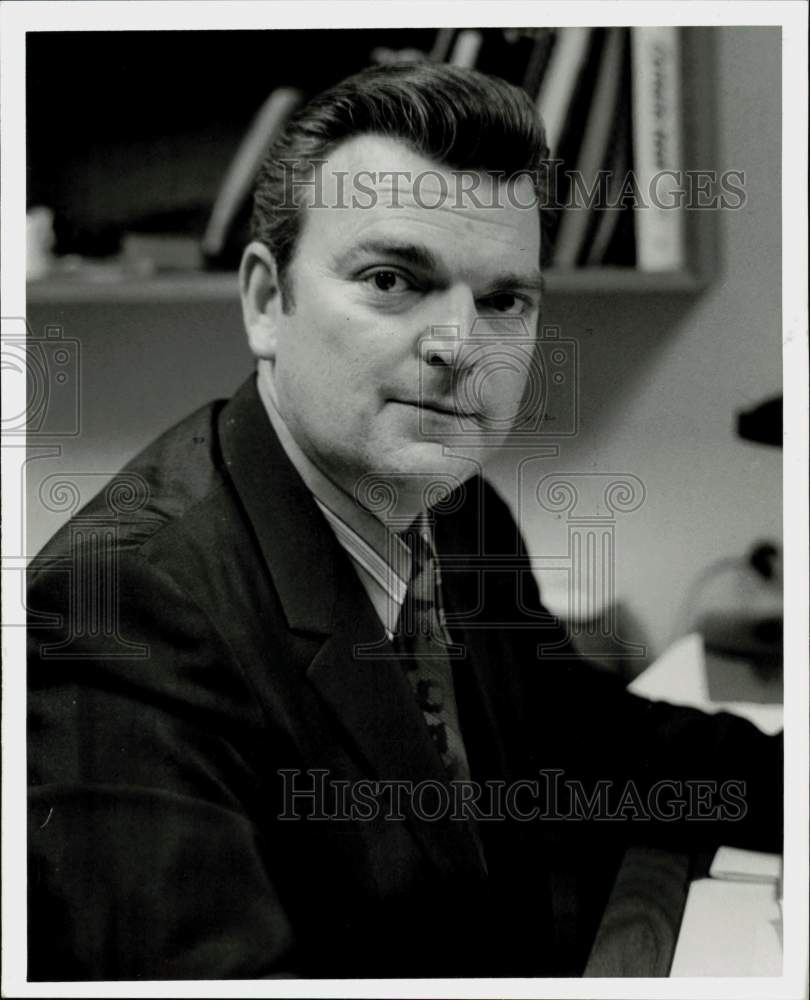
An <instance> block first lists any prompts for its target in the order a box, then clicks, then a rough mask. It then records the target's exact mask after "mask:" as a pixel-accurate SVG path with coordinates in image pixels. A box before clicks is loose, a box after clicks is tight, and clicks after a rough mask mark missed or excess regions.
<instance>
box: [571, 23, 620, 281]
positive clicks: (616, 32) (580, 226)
mask: <svg viewBox="0 0 810 1000" xmlns="http://www.w3.org/2000/svg"><path fill="white" fill-rule="evenodd" d="M623 58H624V32H623V30H622V29H621V28H609V29H608V30H607V35H606V38H605V43H604V46H603V48H602V53H601V56H600V60H599V69H598V73H597V76H596V84H595V87H594V92H593V98H592V100H591V102H590V107H589V109H588V113H587V118H586V121H585V129H584V132H583V138H582V145H581V147H580V152H579V156H578V157H577V160H576V163H575V165H574V166H575V175H576V176H577V177H578V178H579V184H577V183H576V182H575V183H573V184H572V186H571V188H570V194H571V199H570V204H567V205H566V207H565V209H564V211H563V213H562V216H561V219H560V226H559V229H558V231H557V239H556V242H555V245H554V265H555V267H576V264H577V261H578V259H579V257H580V255H581V253H582V252H583V251H584V250H585V240H586V236H587V232H588V228H589V224H590V221H591V219H592V218H593V216H594V213H598V212H602V211H604V203H605V201H606V197H607V185H606V184H605V183H604V181H603V180H601V179H600V171H601V172H602V174H603V175H604V174H605V162H606V158H607V151H608V147H609V144H610V132H611V127H612V125H613V122H614V119H615V117H616V101H617V98H618V97H619V94H620V85H621V76H622V60H623ZM605 179H606V178H605ZM591 200H593V201H594V204H593V205H591V204H589V202H590V201H591Z"/></svg>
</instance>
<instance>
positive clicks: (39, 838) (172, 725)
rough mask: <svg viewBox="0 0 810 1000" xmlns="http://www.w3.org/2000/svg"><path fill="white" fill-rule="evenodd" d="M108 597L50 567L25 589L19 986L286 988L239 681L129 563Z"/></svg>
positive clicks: (284, 954) (168, 586)
mask: <svg viewBox="0 0 810 1000" xmlns="http://www.w3.org/2000/svg"><path fill="white" fill-rule="evenodd" d="M95 596H96V598H98V596H99V595H95ZM108 597H109V598H110V599H109V600H108V601H107V602H106V604H105V603H104V602H101V603H99V601H98V600H97V599H95V603H94V596H93V595H87V594H81V593H77V589H76V588H75V587H71V576H70V573H69V572H68V571H65V570H64V569H63V568H62V567H60V565H59V564H58V563H51V564H50V565H46V566H45V567H44V568H42V569H40V570H39V571H38V572H36V573H35V574H34V575H33V579H32V583H31V587H30V591H29V609H30V617H29V636H30V648H29V660H28V680H29V720H28V767H29V780H30V812H29V978H30V979H32V980H76V979H90V980H93V979H172V978H177V979H180V978H230V977H251V978H254V977H255V978H259V977H263V976H277V975H286V974H292V972H293V966H294V961H295V959H294V941H293V935H292V931H291V928H290V923H289V920H288V917H287V915H286V913H285V909H284V907H283V906H282V904H281V901H280V899H279V897H278V893H277V891H276V889H275V888H274V885H273V884H272V882H271V879H270V877H269V874H268V865H267V858H268V857H269V856H270V855H271V852H272V850H273V845H272V844H269V843H267V842H266V840H265V837H266V836H267V834H266V833H265V832H264V831H263V828H262V826H261V824H260V822H258V821H257V818H256V817H257V816H258V815H259V814H260V808H261V807H260V802H261V794H262V788H261V787H260V783H259V779H258V778H257V777H256V775H257V773H258V772H257V769H256V768H255V767H254V766H253V764H252V755H253V754H254V753H255V750H254V749H253V747H255V746H256V745H257V743H258V741H257V739H256V734H257V733H258V731H259V728H260V721H261V720H260V716H259V709H258V707H257V703H256V701H255V699H254V697H253V695H252V692H251V690H250V689H249V686H248V683H247V682H246V680H245V679H244V677H243V676H242V675H241V672H240V669H239V666H238V664H237V663H236V661H235V658H234V657H233V655H232V654H231V652H230V650H229V649H228V647H227V645H226V644H225V643H224V641H223V640H222V639H221V638H220V637H219V636H218V635H217V633H216V630H215V629H214V628H213V627H212V625H211V623H210V622H209V620H208V619H207V617H206V615H205V614H204V613H203V612H202V610H201V609H200V608H199V607H197V606H196V605H195V603H194V602H193V601H192V600H191V599H190V598H189V597H188V596H187V595H186V594H184V593H183V592H182V591H181V589H180V588H179V587H178V586H177V585H176V583H175V582H174V581H173V580H172V579H171V577H169V576H168V575H167V574H166V573H164V572H163V571H161V570H159V569H157V568H156V567H155V566H153V565H151V564H150V563H149V562H148V561H147V560H146V559H144V558H142V557H141V556H140V555H138V554H133V553H124V554H122V555H121V556H120V565H119V567H118V573H117V587H116V589H115V592H114V593H113V594H111V595H108ZM81 602H83V603H81ZM94 608H95V610H93V609H94ZM115 609H117V610H115Z"/></svg>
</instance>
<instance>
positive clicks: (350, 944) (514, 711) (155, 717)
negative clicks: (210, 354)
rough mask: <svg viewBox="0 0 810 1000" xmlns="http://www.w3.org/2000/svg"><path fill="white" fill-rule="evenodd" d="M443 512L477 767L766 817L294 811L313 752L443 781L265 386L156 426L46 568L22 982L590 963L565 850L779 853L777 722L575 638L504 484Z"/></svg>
mask: <svg viewBox="0 0 810 1000" xmlns="http://www.w3.org/2000/svg"><path fill="white" fill-rule="evenodd" d="M453 507H455V508H456V509H451V508H453ZM445 508H446V509H447V510H446V512H445V513H443V514H439V515H438V517H437V527H436V537H437V548H438V551H439V553H440V558H441V559H442V562H443V566H444V573H443V577H444V590H445V601H446V604H447V611H448V616H449V621H450V627H451V632H452V635H453V638H454V639H455V640H456V641H457V642H458V643H460V644H462V646H463V649H464V651H465V653H464V657H463V658H462V659H459V660H458V661H457V662H456V663H455V666H454V673H455V683H456V688H457V699H458V705H459V715H460V720H461V725H462V728H463V735H464V738H465V742H466V746H467V752H468V756H469V760H470V766H471V770H472V775H473V777H474V778H475V779H476V780H478V781H479V782H486V781H491V782H497V781H500V782H515V781H517V780H520V779H527V780H532V779H534V780H536V779H537V778H538V771H539V770H540V769H541V768H544V769H549V768H553V769H563V770H564V771H565V776H566V779H568V778H573V777H576V778H577V779H578V780H581V781H582V782H584V786H583V787H588V788H591V787H592V786H593V783H594V782H595V781H597V780H610V781H613V782H614V784H615V786H616V787H619V786H621V788H625V787H626V785H627V783H628V781H633V782H634V783H636V785H637V788H638V789H640V790H641V792H642V794H643V793H644V790H645V789H648V788H649V786H650V784H651V782H653V781H655V780H656V779H658V778H662V777H663V778H668V779H680V780H683V779H700V780H704V779H709V778H710V779H713V780H726V779H733V780H744V781H745V782H747V786H746V795H745V802H746V810H747V812H746V816H745V817H744V818H743V819H741V820H738V821H737V822H719V821H712V820H706V819H704V820H702V821H685V822H674V823H656V822H650V820H649V819H645V818H643V817H642V818H640V819H638V820H637V821H635V822H634V821H633V820H632V819H628V818H626V819H622V818H619V819H613V820H612V821H600V820H599V819H592V820H591V821H590V822H583V821H580V820H576V819H569V820H561V819H545V820H536V819H535V820H528V821H520V820H519V819H512V820H509V819H505V820H500V821H492V822H488V821H484V820H482V821H480V822H479V823H478V824H477V830H478V837H479V838H480V843H482V844H483V848H484V860H482V858H481V855H480V853H479V850H478V848H477V842H476V838H475V836H474V835H473V833H472V832H471V829H470V826H469V824H467V823H465V822H459V821H457V820H456V821H454V820H453V819H452V818H448V817H443V818H439V819H438V820H436V821H435V822H429V821H427V820H426V819H424V818H422V819H417V818H416V817H415V816H414V815H413V814H412V813H411V812H410V810H409V808H408V805H407V801H406V803H405V812H404V814H403V815H404V819H391V818H385V817H384V816H377V817H376V818H372V819H369V820H363V819H354V820H351V819H350V820H345V819H342V820H315V819H306V818H300V819H292V820H290V819H287V820H283V819H279V818H278V817H279V814H281V813H283V812H284V810H285V808H289V801H285V789H287V790H289V788H290V785H289V781H290V780H291V779H290V775H289V774H287V776H286V778H285V776H284V775H283V774H282V773H281V772H282V771H288V772H289V771H296V770H297V771H300V772H302V774H301V775H299V779H298V780H299V784H298V786H297V787H298V788H299V789H300V788H305V787H310V786H311V784H312V781H313V780H314V779H313V778H312V776H311V775H309V774H307V773H306V772H309V771H312V770H313V769H323V770H325V771H326V772H328V778H329V780H330V782H334V781H338V780H346V781H349V782H355V781H358V780H360V779H387V780H391V779H400V780H405V781H411V782H415V781H421V780H428V779H429V780H432V781H438V782H443V781H444V780H445V779H444V774H443V772H442V769H441V764H440V762H439V759H438V757H437V756H436V755H435V751H434V750H433V747H432V744H431V742H430V740H429V737H428V736H427V734H426V731H425V728H424V725H423V720H422V717H421V715H420V712H419V710H418V708H417V707H416V704H415V701H414V698H413V694H412V692H411V689H410V686H409V683H408V681H407V679H406V678H405V677H404V675H403V671H402V669H401V665H400V664H399V663H398V662H397V660H396V659H395V658H393V657H392V655H391V654H392V649H391V647H390V645H389V644H388V643H387V642H386V641H385V639H384V635H383V631H382V627H381V625H380V623H379V621H378V620H377V618H376V616H375V614H374V612H373V610H372V608H371V605H370V603H369V601H368V599H367V597H366V594H365V592H364V590H363V588H362V585H361V583H360V581H359V579H358V577H357V575H356V573H355V571H354V569H353V567H352V565H351V562H350V561H349V558H348V556H347V555H346V553H345V552H344V551H343V549H342V548H341V547H340V546H339V544H338V543H337V541H336V539H335V537H334V535H333V533H332V531H331V529H330V528H329V526H328V525H327V523H326V522H325V520H324V519H323V517H322V516H321V514H320V513H319V511H318V510H317V508H316V506H315V504H314V502H313V500H312V498H311V497H310V495H309V494H308V492H307V490H306V488H305V487H304V485H303V483H302V482H301V480H300V479H299V477H298V475H297V473H296V472H295V471H294V469H293V468H292V466H291V465H290V463H289V461H288V460H287V458H286V456H285V454H284V453H283V451H282V449H281V447H280V446H279V444H278V442H277V440H276V438H275V437H274V435H273V432H272V430H271V428H270V424H269V421H268V419H267V417H266V414H265V412H264V410H263V408H262V405H261V402H260V400H259V398H258V395H257V392H256V389H255V385H254V382H253V380H251V381H250V382H249V383H248V384H246V385H245V386H243V388H242V389H241V390H240V391H239V392H238V393H237V395H236V396H235V397H234V398H233V399H232V400H231V401H230V402H228V403H227V404H222V403H217V404H212V405H210V406H207V407H205V408H203V409H201V410H199V411H198V412H197V413H195V414H193V415H192V416H191V417H189V418H188V419H187V420H185V421H183V422H182V423H181V424H179V425H178V426H177V427H175V428H174V429H172V430H170V431H169V432H167V433H166V434H165V435H163V436H162V437H161V438H159V439H158V440H157V441H156V442H154V443H153V444H152V445H150V446H149V447H148V448H147V449H146V450H145V451H144V452H143V453H142V454H141V455H140V456H138V457H137V458H136V459H135V460H134V461H133V462H132V463H130V465H129V466H127V468H126V469H125V470H123V472H122V474H121V475H120V476H119V477H118V478H117V479H116V480H114V481H113V482H112V484H111V485H110V486H109V487H108V488H107V489H106V490H105V491H104V492H103V494H102V495H100V496H99V497H97V498H96V499H95V500H94V501H92V502H91V503H90V504H89V505H88V506H87V507H86V508H85V509H84V510H83V511H82V512H81V513H80V514H79V515H78V516H77V517H76V518H74V520H73V521H72V522H71V524H70V525H68V526H67V527H66V528H65V529H63V530H62V531H61V532H60V533H59V534H58V535H57V536H56V537H55V538H54V539H53V540H52V541H51V542H50V543H49V545H48V546H47V547H46V548H45V550H44V551H43V552H42V553H41V555H40V556H39V557H38V558H37V560H36V561H35V563H34V564H33V565H32V567H31V573H30V584H31V587H30V598H29V604H30V609H31V617H30V634H31V643H32V646H31V653H30V656H29V685H30V695H29V701H30V706H29V707H30V716H29V770H30V780H31V813H30V818H29V842H30V867H29V883H30V899H29V934H30V938H29V976H30V978H32V979H45V980H47V979H56V980H59V979H84V978H87V979H93V978H109V979H116V978H119V979H126V978H133V979H135V978H147V979H149V978H154V979H160V978H181V977H194V978H226V977H251V978H252V977H257V978H258V977H262V976H272V975H301V976H313V977H315V976H338V977H339V976H380V977H383V976H445V975H469V976H478V975H487V976H498V975H505V976H531V975H555V974H561V973H568V974H570V973H571V972H572V971H575V970H572V969H571V968H570V967H566V966H565V963H564V962H563V959H562V957H561V956H562V954H563V952H562V950H561V943H560V927H561V926H562V921H561V919H560V918H559V917H558V913H557V910H558V909H559V907H560V906H561V905H565V900H561V899H560V898H559V895H558V889H559V877H560V872H561V871H562V870H563V869H564V868H565V865H566V864H568V865H569V866H570V864H571V863H572V861H573V864H574V866H575V867H576V866H577V865H581V866H582V870H583V871H585V872H589V871H593V872H595V871H596V870H597V869H601V867H603V862H604V863H607V859H608V858H609V857H611V858H612V857H613V851H614V850H617V849H620V848H621V846H623V845H624V844H625V843H626V842H629V841H631V840H638V839H650V838H653V839H655V838H658V839H663V840H668V839H671V840H673V841H677V842H681V843H683V842H684V841H686V842H689V843H690V844H703V843H710V842H716V841H718V840H720V841H724V842H727V843H748V844H750V845H751V846H760V847H766V848H768V847H769V848H771V849H779V847H780V836H781V835H780V821H781V774H780V764H781V742H780V740H778V739H769V738H766V737H764V736H762V735H761V734H759V733H758V732H757V731H756V730H755V729H754V728H753V727H752V726H750V725H749V724H748V723H746V722H744V721H742V720H739V719H734V718H732V717H730V716H716V717H711V718H710V717H707V716H704V715H702V714H701V713H699V712H694V711H689V710H685V709H674V708H672V707H670V706H666V705H654V704H651V703H648V702H646V701H643V700H641V699H639V698H635V697H633V696H631V695H628V694H627V693H626V692H625V691H624V690H623V688H622V687H621V685H620V684H619V683H618V682H617V681H616V680H615V679H614V678H612V677H610V676H607V675H605V674H604V673H601V672H600V671H598V670H596V669H594V668H592V667H590V666H588V665H587V664H584V663H582V662H580V661H578V660H577V659H575V658H571V657H570V656H566V655H564V654H566V653H570V652H571V650H570V647H568V646H566V645H565V637H564V636H563V635H562V633H561V632H560V630H559V626H558V625H557V623H556V622H555V620H554V619H553V618H552V616H550V615H549V614H548V613H547V612H545V611H544V610H543V609H542V606H541V605H540V602H539V597H538V594H537V591H536V587H535V584H534V580H533V577H532V574H531V570H530V568H529V566H528V563H527V562H526V561H525V553H524V550H523V545H522V541H521V538H520V535H519V532H518V530H517V528H516V526H515V524H514V521H513V519H512V518H511V516H510V514H509V513H508V511H507V509H506V507H505V505H504V504H503V503H502V501H501V500H500V499H499V498H498V496H497V495H496V494H495V492H494V491H493V490H492V489H491V488H489V487H487V486H486V485H484V483H483V482H482V481H480V480H473V481H471V482H470V483H468V484H466V486H465V488H464V490H463V491H461V492H460V493H459V494H458V495H456V496H455V497H453V498H452V499H451V502H449V503H448V504H445ZM482 560H484V561H485V562H486V564H487V565H488V566H489V567H490V570H491V571H489V572H487V573H486V574H482V573H481V566H482ZM555 642H559V643H560V646H559V649H558V651H557V653H556V654H554V655H548V654H547V655H544V656H538V644H539V643H543V644H545V645H549V644H550V645H553V644H554V643H555ZM285 781H287V784H286V785H285ZM589 783H590V784H589ZM332 787H333V786H332V785H330V786H329V788H330V790H331V789H332ZM611 794H613V793H611ZM617 794H618V793H617ZM294 805H295V806H296V808H298V807H299V806H300V810H299V812H303V811H305V809H306V800H305V799H299V800H296V803H294ZM531 805H532V802H531V801H529V798H528V797H527V798H525V799H522V800H521V802H520V808H521V809H523V810H524V811H525V810H526V809H528V808H530V807H531ZM624 815H626V814H624ZM594 858H596V859H598V863H597V864H594V860H593V859H594ZM589 864H590V865H591V869H588V867H587V866H588V865H589ZM586 881H587V882H588V883H590V882H591V878H590V875H588V877H587V879H586ZM575 884H576V883H575ZM579 884H580V885H581V884H582V880H580V883H579ZM586 944H587V942H586ZM568 954H569V959H570V954H571V953H568ZM577 954H579V953H577ZM581 954H582V956H583V957H584V951H583V952H582V953H581Z"/></svg>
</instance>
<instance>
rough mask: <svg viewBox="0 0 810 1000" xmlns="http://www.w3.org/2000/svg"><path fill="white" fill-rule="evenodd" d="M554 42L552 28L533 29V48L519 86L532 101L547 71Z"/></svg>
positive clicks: (554, 34) (554, 36)
mask: <svg viewBox="0 0 810 1000" xmlns="http://www.w3.org/2000/svg"><path fill="white" fill-rule="evenodd" d="M555 41H556V32H555V31H554V30H553V29H552V28H535V29H534V46H533V47H532V50H531V52H530V54H529V58H528V60H527V62H526V69H525V71H524V73H523V81H522V83H521V86H522V87H523V89H524V90H525V91H526V93H527V94H528V95H529V97H531V98H532V99H533V100H537V96H538V94H539V93H540V86H541V84H542V82H543V79H544V77H545V74H546V70H547V69H548V64H549V61H550V60H551V53H552V51H553V49H554V43H555Z"/></svg>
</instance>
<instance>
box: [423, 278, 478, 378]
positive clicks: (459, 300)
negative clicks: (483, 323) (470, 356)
mask: <svg viewBox="0 0 810 1000" xmlns="http://www.w3.org/2000/svg"><path fill="white" fill-rule="evenodd" d="M437 306H438V308H437V309H436V310H435V312H434V314H433V322H432V323H431V325H430V327H429V328H428V329H427V330H426V331H425V333H424V335H423V337H422V340H421V342H420V353H421V356H422V360H423V361H424V362H425V364H427V365H429V366H430V367H431V368H457V367H459V366H463V364H464V355H465V353H466V352H465V345H466V344H467V341H468V340H469V337H470V333H471V331H472V328H473V324H474V322H475V320H476V317H477V310H476V305H475V299H474V298H473V296H472V293H471V292H470V291H469V289H466V288H463V287H458V288H454V289H451V290H450V291H449V292H448V293H447V295H446V296H442V302H441V303H437Z"/></svg>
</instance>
